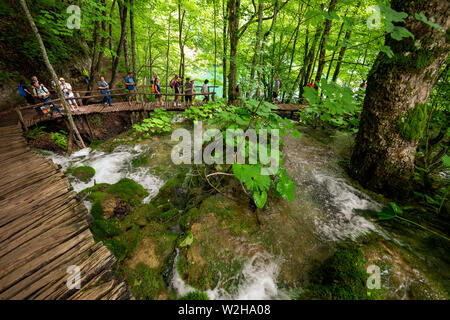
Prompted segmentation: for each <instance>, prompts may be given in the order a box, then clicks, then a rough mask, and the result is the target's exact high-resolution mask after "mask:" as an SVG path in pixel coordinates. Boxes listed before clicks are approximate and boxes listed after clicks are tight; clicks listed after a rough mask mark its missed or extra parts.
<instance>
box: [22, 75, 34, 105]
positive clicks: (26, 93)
mask: <svg viewBox="0 0 450 320" xmlns="http://www.w3.org/2000/svg"><path fill="white" fill-rule="evenodd" d="M18 89H19V94H20V95H21V96H22V97H24V98H25V100H27V103H28V104H29V105H32V104H34V103H35V102H34V98H33V95H32V94H31V91H30V90H29V89H28V87H27V86H26V85H25V81H23V80H22V81H20V83H19V88H18Z"/></svg>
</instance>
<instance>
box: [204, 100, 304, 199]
mask: <svg viewBox="0 0 450 320" xmlns="http://www.w3.org/2000/svg"><path fill="white" fill-rule="evenodd" d="M243 101H244V105H243V106H239V107H234V106H228V107H226V108H225V107H224V108H223V109H222V111H220V112H219V113H217V114H216V116H215V117H214V118H212V119H211V120H210V121H209V122H210V123H211V124H213V125H217V124H220V125H221V126H220V128H221V130H222V134H223V136H226V132H225V130H226V129H234V130H235V132H239V131H238V130H241V132H243V133H244V132H245V131H246V130H248V129H254V130H256V132H258V133H260V132H261V131H262V130H266V131H267V133H268V135H269V134H270V133H272V130H274V131H273V132H274V133H276V132H278V133H279V135H275V136H278V138H280V139H281V137H282V136H285V135H287V134H288V132H292V135H293V136H294V137H296V138H298V137H300V133H299V132H298V131H297V130H294V126H293V123H292V122H291V121H289V120H287V119H283V118H281V117H280V116H278V115H277V114H276V113H275V112H274V111H273V110H276V106H274V105H272V104H270V103H267V102H264V101H256V100H253V99H244V100H243ZM267 140H268V141H267V145H265V144H263V143H261V139H259V140H258V141H256V145H255V142H254V141H251V139H244V138H242V137H240V138H239V137H237V138H235V139H234V140H233V141H232V146H233V147H234V148H238V149H235V150H240V152H241V155H242V157H243V158H244V159H246V163H245V164H239V163H234V164H233V165H232V172H233V174H234V176H235V177H236V178H237V179H238V180H239V181H240V182H241V183H242V185H243V186H245V188H246V189H247V190H249V191H251V193H252V199H253V201H254V202H255V204H256V206H257V207H258V208H262V207H264V205H265V204H266V202H267V198H268V191H269V190H271V189H272V190H274V191H275V192H276V195H278V196H282V197H284V198H285V199H288V200H289V201H293V200H294V183H293V182H292V180H291V178H289V176H288V175H287V174H286V169H285V168H284V167H282V166H281V164H282V153H281V151H280V150H277V148H273V150H272V145H271V141H270V139H267ZM226 143H228V144H229V143H230V141H227V142H226ZM258 150H259V151H262V152H263V153H266V154H267V153H268V152H269V151H270V155H268V156H269V157H270V158H273V159H275V160H278V165H279V166H278V167H276V168H271V167H268V165H269V163H266V161H265V160H264V161H263V159H261V158H260V157H257V156H256V154H254V152H256V151H258ZM250 158H253V160H255V161H256V163H250ZM256 158H258V159H256Z"/></svg>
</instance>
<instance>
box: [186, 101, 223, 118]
mask: <svg viewBox="0 0 450 320" xmlns="http://www.w3.org/2000/svg"><path fill="white" fill-rule="evenodd" d="M223 105H224V103H223V101H217V102H215V101H210V102H208V103H207V104H204V105H202V106H198V107H196V106H191V107H189V108H188V109H186V110H185V111H184V112H183V113H182V115H183V117H185V118H186V119H190V120H193V121H199V120H206V119H211V118H212V117H214V115H215V114H216V113H217V112H220V111H222V109H223Z"/></svg>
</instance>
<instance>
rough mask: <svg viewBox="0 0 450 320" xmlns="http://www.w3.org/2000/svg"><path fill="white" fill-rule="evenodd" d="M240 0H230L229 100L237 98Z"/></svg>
mask: <svg viewBox="0 0 450 320" xmlns="http://www.w3.org/2000/svg"><path fill="white" fill-rule="evenodd" d="M240 5H241V1H240V0H228V30H229V32H228V34H229V36H230V72H229V74H228V101H229V102H234V101H236V99H237V92H236V86H237V66H236V53H237V46H238V41H239V34H238V33H239V8H240Z"/></svg>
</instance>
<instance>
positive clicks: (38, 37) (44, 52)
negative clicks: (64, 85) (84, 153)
mask: <svg viewBox="0 0 450 320" xmlns="http://www.w3.org/2000/svg"><path fill="white" fill-rule="evenodd" d="M20 5H21V6H22V8H23V11H24V12H25V16H26V17H27V20H28V22H29V23H30V27H31V30H33V33H34V35H35V37H36V40H37V42H38V44H39V48H40V50H41V53H42V57H43V58H44V63H45V66H46V67H47V69H48V71H49V73H50V75H51V77H52V79H53V81H54V82H55V83H58V82H59V80H58V76H57V75H56V72H55V70H54V69H53V66H52V65H51V63H50V60H49V59H48V55H47V50H46V49H45V45H44V42H43V41H42V38H41V35H40V33H39V30H38V29H37V27H36V24H35V23H34V20H33V17H32V16H31V13H30V10H28V6H27V3H26V1H25V0H20ZM56 92H57V94H58V97H59V98H60V100H61V103H62V105H63V107H64V111H65V113H66V116H67V119H68V120H69V127H70V128H69V129H70V130H71V131H72V132H74V133H75V134H76V136H77V138H78V140H80V143H81V145H82V147H83V148H85V147H86V146H85V144H84V141H83V138H82V137H81V135H80V132H79V131H78V128H77V126H76V125H75V122H74V121H73V117H72V113H71V112H70V108H69V106H68V104H67V101H66V99H65V98H64V94H63V92H62V90H61V86H58V85H57V86H56Z"/></svg>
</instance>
